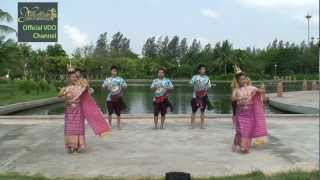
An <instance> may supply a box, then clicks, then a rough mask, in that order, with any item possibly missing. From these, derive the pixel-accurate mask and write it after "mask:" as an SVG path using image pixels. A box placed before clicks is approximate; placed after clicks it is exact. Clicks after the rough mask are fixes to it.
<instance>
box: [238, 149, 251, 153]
mask: <svg viewBox="0 0 320 180" xmlns="http://www.w3.org/2000/svg"><path fill="white" fill-rule="evenodd" d="M240 153H241V154H248V153H249V150H248V149H245V148H240Z"/></svg>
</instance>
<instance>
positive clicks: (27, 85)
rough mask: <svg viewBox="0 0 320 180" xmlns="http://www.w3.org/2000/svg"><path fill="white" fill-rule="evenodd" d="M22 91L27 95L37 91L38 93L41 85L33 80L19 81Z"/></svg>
mask: <svg viewBox="0 0 320 180" xmlns="http://www.w3.org/2000/svg"><path fill="white" fill-rule="evenodd" d="M17 84H18V87H19V89H20V90H22V91H24V92H25V93H26V94H30V92H31V91H32V90H36V92H37V93H38V91H39V85H38V84H37V83H36V82H34V81H32V80H20V81H17Z"/></svg>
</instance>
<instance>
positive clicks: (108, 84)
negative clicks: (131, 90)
mask: <svg viewBox="0 0 320 180" xmlns="http://www.w3.org/2000/svg"><path fill="white" fill-rule="evenodd" d="M102 87H103V88H107V90H108V91H109V94H108V96H107V101H111V95H115V94H119V93H121V92H122V89H123V88H126V87H127V83H126V81H125V80H124V79H123V78H122V77H119V76H116V77H108V78H106V80H104V82H103V84H102Z"/></svg>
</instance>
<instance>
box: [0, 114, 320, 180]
mask: <svg viewBox="0 0 320 180" xmlns="http://www.w3.org/2000/svg"><path fill="white" fill-rule="evenodd" d="M0 117H1V116H0ZM44 117H45V116H44ZM46 117H49V116H46ZM59 117H61V116H55V118H52V119H46V118H42V119H40V118H32V117H30V116H29V117H27V118H26V119H19V118H14V117H11V118H10V117H2V118H0V152H1V153H0V173H2V172H20V173H29V174H36V173H41V174H43V175H46V176H50V177H57V176H67V177H69V176H72V177H80V176H97V175H106V176H125V177H128V176H129V177H130V179H132V178H133V177H137V176H162V175H164V174H165V172H168V171H187V172H190V173H191V174H192V175H194V176H213V175H217V176H221V175H231V174H242V173H247V172H250V171H253V170H262V171H264V172H265V173H273V172H279V171H285V170H288V169H295V168H302V169H307V170H310V169H315V168H317V167H318V165H319V164H318V162H319V121H318V117H317V116H310V115H308V116H301V115H298V116H295V115H290V116H285V115H282V116H279V117H277V116H270V117H268V126H269V133H270V136H269V142H268V143H267V144H266V145H264V146H263V147H259V148H257V147H256V148H253V149H252V152H251V153H250V154H248V155H241V154H237V153H233V152H231V150H230V147H231V143H232V138H233V129H232V128H231V120H230V118H227V117H226V116H221V117H219V116H218V117H217V118H214V117H211V118H209V119H208V120H207V128H206V129H205V130H200V129H199V128H197V129H194V130H191V129H189V128H188V122H189V119H187V118H185V116H183V115H182V116H179V115H176V116H172V117H171V118H170V119H168V121H167V124H166V129H165V130H153V129H152V119H151V118H148V117H147V118H146V117H144V118H143V117H136V118H134V117H131V118H126V119H124V120H123V130H120V131H118V130H114V131H113V132H112V134H111V135H110V136H108V137H105V138H102V139H101V138H98V137H95V136H94V135H93V133H92V131H91V129H89V128H87V131H86V132H87V142H88V149H87V151H86V152H84V153H83V154H73V155H69V154H67V153H66V152H65V151H64V145H63V120H62V119H61V118H59ZM149 117H150V116H149ZM197 120H198V119H197ZM197 126H198V127H199V124H197Z"/></svg>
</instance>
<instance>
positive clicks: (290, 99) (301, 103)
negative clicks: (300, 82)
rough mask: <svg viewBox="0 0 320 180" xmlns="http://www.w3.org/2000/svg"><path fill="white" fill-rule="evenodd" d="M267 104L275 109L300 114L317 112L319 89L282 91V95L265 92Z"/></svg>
mask: <svg viewBox="0 0 320 180" xmlns="http://www.w3.org/2000/svg"><path fill="white" fill-rule="evenodd" d="M267 96H268V97H269V104H270V105H271V106H272V107H275V108H277V109H280V110H283V111H286V112H292V113H301V114H317V113H319V91H293V92H284V93H283V97H277V95H276V94H275V93H273V94H267Z"/></svg>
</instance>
